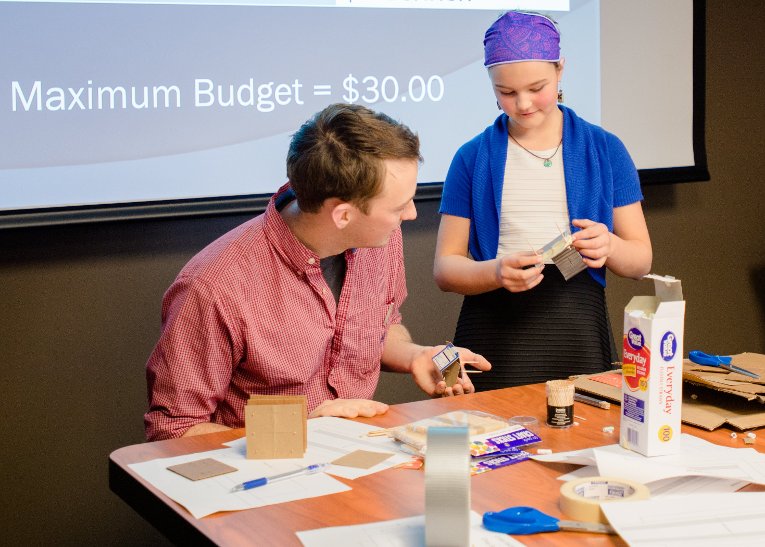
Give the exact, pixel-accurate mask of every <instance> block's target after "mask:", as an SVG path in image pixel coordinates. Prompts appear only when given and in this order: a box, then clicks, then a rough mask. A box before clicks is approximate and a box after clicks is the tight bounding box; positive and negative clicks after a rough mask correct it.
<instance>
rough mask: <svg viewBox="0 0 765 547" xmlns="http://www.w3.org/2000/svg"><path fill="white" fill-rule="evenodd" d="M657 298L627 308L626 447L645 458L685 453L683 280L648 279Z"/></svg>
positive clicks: (634, 301) (623, 435) (636, 300)
mask: <svg viewBox="0 0 765 547" xmlns="http://www.w3.org/2000/svg"><path fill="white" fill-rule="evenodd" d="M646 278H647V279H653V281H654V287H655V292H656V295H655V296H635V297H633V298H632V300H630V302H629V304H627V307H625V308H624V341H623V344H624V353H623V357H622V412H621V427H620V433H621V434H620V439H619V442H620V444H621V445H622V446H623V447H624V448H627V449H630V450H634V451H635V452H639V453H641V454H643V455H645V456H662V455H666V454H675V453H677V452H679V451H680V417H681V406H682V401H683V393H682V387H683V326H684V322H685V301H684V300H683V290H682V286H681V284H680V280H679V279H675V278H673V277H670V276H658V275H653V274H650V275H647V276H645V278H644V279H646Z"/></svg>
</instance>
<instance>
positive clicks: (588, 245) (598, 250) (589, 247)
mask: <svg viewBox="0 0 765 547" xmlns="http://www.w3.org/2000/svg"><path fill="white" fill-rule="evenodd" d="M572 224H573V225H574V226H576V227H577V228H581V230H580V231H578V232H576V233H575V234H573V237H574V247H575V248H576V250H577V251H579V254H581V255H582V258H584V263H585V264H587V266H589V267H590V268H601V267H603V265H605V263H606V260H607V259H608V257H609V256H611V253H612V252H613V244H612V241H611V236H612V234H611V232H609V231H608V227H607V226H606V225H605V224H601V223H600V222H594V221H592V220H588V219H575V220H573V221H572Z"/></svg>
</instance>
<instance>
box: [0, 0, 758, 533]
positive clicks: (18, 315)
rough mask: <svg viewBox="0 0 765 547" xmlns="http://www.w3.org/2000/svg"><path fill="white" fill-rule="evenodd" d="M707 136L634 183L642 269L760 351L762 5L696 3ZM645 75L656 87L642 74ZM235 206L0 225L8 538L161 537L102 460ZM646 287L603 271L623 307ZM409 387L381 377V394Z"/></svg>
mask: <svg viewBox="0 0 765 547" xmlns="http://www.w3.org/2000/svg"><path fill="white" fill-rule="evenodd" d="M707 9H708V17H707V24H708V30H707V38H708V46H707V69H708V75H707V76H708V84H707V101H708V105H707V127H706V130H707V149H708V153H709V167H710V171H711V173H712V180H711V181H710V182H704V183H690V184H681V185H675V186H662V187H655V188H648V189H647V190H646V202H645V210H646V215H647V218H648V224H649V227H650V230H651V235H652V239H653V243H654V254H655V259H654V267H653V270H654V271H655V272H657V273H667V274H672V275H675V276H676V277H679V278H681V279H682V280H683V288H684V291H685V295H686V300H687V316H686V351H687V350H688V349H693V348H702V349H706V350H709V351H714V352H741V351H755V352H762V353H765V308H764V307H763V302H764V301H765V253H763V250H764V249H763V241H764V240H765V214H764V213H763V210H765V197H764V196H765V163H764V162H763V161H762V160H763V150H765V146H763V144H764V143H763V134H764V132H763V129H762V123H763V121H764V120H765V117H764V116H763V111H764V108H763V101H762V100H761V97H760V92H761V90H762V89H763V86H764V85H765V81H763V61H762V58H761V54H760V53H761V50H762V45H763V44H762V39H761V38H757V37H758V36H761V29H762V28H763V26H765V25H764V23H765V20H764V19H765V4H763V3H761V2H758V1H755V0H749V1H746V2H735V3H732V2H709V3H708V7H707ZM656 85H662V83H661V82H657V83H656ZM244 220H245V217H241V216H240V217H221V218H205V219H188V220H157V221H147V222H131V223H110V224H101V225H86V226H73V227H57V228H43V229H30V230H16V231H4V232H0V310H1V311H0V359H2V379H3V380H2V396H3V403H4V404H3V407H4V408H5V415H4V416H5V418H4V420H2V426H0V427H1V428H2V429H1V430H0V437H1V438H2V439H3V455H2V464H3V465H2V471H3V472H2V477H3V478H2V486H3V494H4V495H3V502H2V504H3V505H2V511H0V514H2V516H1V517H0V519H2V520H0V529H2V530H3V536H4V537H5V538H6V540H7V541H9V544H54V543H57V544H61V545H142V544H144V545H155V544H157V545H159V544H163V543H164V540H163V538H162V537H161V536H160V535H159V534H158V533H157V532H155V531H154V530H153V528H151V527H150V526H149V525H147V524H145V523H144V522H143V521H142V520H141V519H140V518H138V517H137V516H136V515H135V514H134V513H133V511H132V510H131V509H129V508H128V507H127V506H126V505H124V504H123V503H122V502H121V501H120V500H119V499H117V498H116V497H115V496H114V495H113V494H111V493H110V492H109V490H108V485H107V457H108V455H109V453H110V452H111V451H112V450H114V449H116V448H119V447H121V446H125V445H128V444H133V443H138V442H141V441H142V439H143V426H142V421H141V415H142V413H143V410H144V405H145V384H144V376H143V367H144V363H145V360H146V357H147V355H148V354H149V352H150V350H151V348H152V345H153V344H154V342H155V340H156V338H157V335H158V332H159V305H160V299H161V297H162V294H163V292H164V290H165V288H166V287H167V286H168V285H169V283H170V282H171V281H172V280H173V278H174V276H175V274H176V273H177V271H178V270H179V268H180V267H181V266H182V265H183V264H184V263H185V261H186V260H187V259H188V258H189V257H190V256H191V255H193V254H194V253H195V252H196V251H197V250H199V249H201V248H202V247H203V246H204V245H205V244H206V243H208V242H209V241H211V240H212V239H214V238H215V237H217V236H218V235H220V234H222V233H223V232H225V231H226V230H228V229H230V228H231V227H233V226H235V225H237V224H239V223H241V222H242V221H244ZM437 222H438V218H437V207H436V204H435V203H425V204H421V205H420V206H419V218H418V219H417V221H415V222H412V223H409V224H407V225H405V241H406V243H405V244H406V263H407V276H408V281H409V292H410V298H409V301H408V302H407V304H406V306H405V308H404V316H405V321H406V323H407V324H408V325H409V327H410V328H411V330H412V331H413V334H414V336H415V338H416V339H417V340H418V341H421V342H423V343H439V342H442V341H443V340H445V339H448V338H450V337H451V336H452V333H453V326H454V323H455V321H456V315H457V312H458V309H459V303H460V298H458V297H456V296H454V295H446V294H442V293H440V292H439V291H438V290H437V289H436V288H435V286H434V284H433V282H432V279H431V265H432V256H433V248H434V243H435V234H436V229H437ZM649 290H650V285H648V284H645V283H638V282H633V281H626V280H621V279H614V278H611V279H610V280H609V289H608V297H609V302H610V308H611V312H612V318H613V324H614V329H615V331H616V332H617V335H619V336H620V335H621V327H622V319H621V314H622V308H623V307H624V305H625V303H626V302H627V301H628V300H629V298H630V297H631V296H632V295H633V294H636V293H641V294H642V293H645V292H646V291H649ZM417 397H419V393H418V392H417V390H416V389H415V388H413V387H412V385H411V383H410V382H409V380H408V379H406V378H401V377H393V376H390V375H386V376H385V377H384V379H383V382H382V383H381V386H380V390H379V393H378V398H380V399H382V400H386V401H390V402H400V401H405V400H411V399H413V398H417Z"/></svg>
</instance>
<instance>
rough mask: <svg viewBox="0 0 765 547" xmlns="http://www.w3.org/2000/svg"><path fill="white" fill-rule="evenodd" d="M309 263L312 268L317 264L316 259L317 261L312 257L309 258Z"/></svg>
mask: <svg viewBox="0 0 765 547" xmlns="http://www.w3.org/2000/svg"><path fill="white" fill-rule="evenodd" d="M308 263H309V264H310V265H311V266H313V265H314V264H316V259H315V258H314V257H311V258H309V259H308Z"/></svg>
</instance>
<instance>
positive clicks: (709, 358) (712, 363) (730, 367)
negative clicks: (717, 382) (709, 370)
mask: <svg viewBox="0 0 765 547" xmlns="http://www.w3.org/2000/svg"><path fill="white" fill-rule="evenodd" d="M688 359H690V360H691V362H692V363H696V364H697V365H704V366H707V367H720V368H722V369H725V370H727V371H729V372H736V373H738V374H743V375H744V376H749V377H751V378H754V379H759V378H760V375H759V374H755V373H754V372H751V371H749V370H746V369H745V368H741V367H737V366H736V365H734V364H732V361H733V358H732V357H731V356H730V355H709V354H708V353H704V352H703V351H699V350H697V349H695V350H693V351H691V352H689V353H688Z"/></svg>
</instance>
